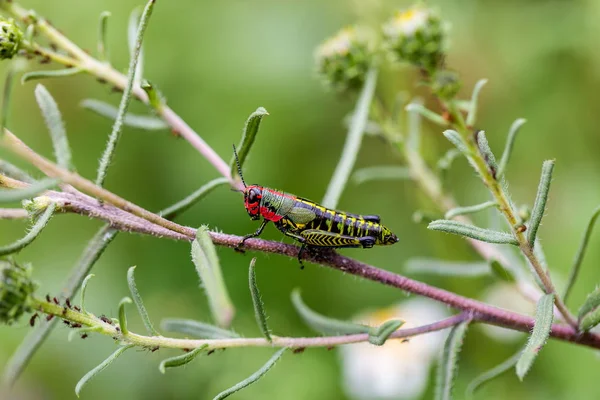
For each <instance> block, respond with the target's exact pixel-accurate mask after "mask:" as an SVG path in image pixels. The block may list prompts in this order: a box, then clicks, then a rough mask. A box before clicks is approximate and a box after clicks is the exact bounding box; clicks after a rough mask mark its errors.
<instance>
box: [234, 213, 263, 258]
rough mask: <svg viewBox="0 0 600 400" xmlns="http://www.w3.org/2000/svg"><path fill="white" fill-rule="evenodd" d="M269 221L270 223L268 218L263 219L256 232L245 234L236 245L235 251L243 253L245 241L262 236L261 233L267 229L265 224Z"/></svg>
mask: <svg viewBox="0 0 600 400" xmlns="http://www.w3.org/2000/svg"><path fill="white" fill-rule="evenodd" d="M268 223H269V220H268V219H263V221H262V223H261V224H260V226H259V227H258V229H257V230H256V232H254V233H250V234H248V235H246V236H244V237H243V238H242V240H241V241H240V242H239V243H238V245H237V246H236V247H235V251H239V252H241V253H243V252H244V250H242V247H244V242H245V241H246V240H248V239H250V238H253V237H257V236H260V234H261V233H262V231H263V230H264V229H265V226H267V224H268Z"/></svg>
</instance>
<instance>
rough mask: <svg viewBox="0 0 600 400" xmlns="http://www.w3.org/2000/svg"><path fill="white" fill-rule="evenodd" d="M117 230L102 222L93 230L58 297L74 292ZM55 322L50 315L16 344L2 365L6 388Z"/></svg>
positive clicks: (25, 364) (27, 361)
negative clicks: (47, 321) (91, 236)
mask: <svg viewBox="0 0 600 400" xmlns="http://www.w3.org/2000/svg"><path fill="white" fill-rule="evenodd" d="M117 233H119V231H116V230H114V229H112V228H111V227H110V225H104V226H103V227H102V228H100V229H99V230H98V232H96V235H95V236H94V237H93V238H92V239H91V240H90V242H89V243H88V245H87V247H86V249H85V251H84V252H83V254H82V255H81V257H80V259H79V260H78V261H77V263H76V264H75V266H74V268H73V271H72V272H71V274H70V275H69V277H68V278H67V280H66V281H65V282H63V284H62V285H61V287H63V288H64V289H63V290H62V292H61V298H67V297H69V298H72V297H73V296H74V295H75V293H76V292H77V289H78V288H79V286H80V285H81V283H82V281H83V280H84V278H85V277H86V276H88V273H89V272H90V269H91V268H92V267H93V265H94V264H95V263H96V261H98V259H99V258H100V256H101V255H102V253H103V252H104V250H106V247H107V246H108V245H109V244H110V243H111V242H112V240H113V239H114V238H115V236H116V235H117ZM82 311H83V308H82ZM58 321H59V319H58V318H54V319H53V320H52V321H50V322H49V323H45V324H38V325H36V326H35V328H33V330H32V332H31V334H29V335H28V336H27V337H26V338H25V340H24V341H23V342H22V343H21V344H20V345H19V347H18V348H17V350H16V352H15V353H14V354H13V355H12V356H11V358H10V360H9V361H8V363H7V365H6V367H5V368H4V375H3V377H2V380H3V382H4V383H5V384H6V385H7V386H9V387H10V386H12V385H13V384H14V382H15V381H16V380H17V378H18V377H19V375H21V372H23V369H25V367H26V366H27V364H28V363H29V360H31V358H32V357H33V355H34V354H35V352H36V351H37V349H39V348H40V346H41V345H42V344H43V343H44V341H45V340H46V338H47V337H48V335H49V334H50V332H51V331H52V329H53V328H54V327H55V326H56V323H57V322H58Z"/></svg>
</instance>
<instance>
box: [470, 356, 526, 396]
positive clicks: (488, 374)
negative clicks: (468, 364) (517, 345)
mask: <svg viewBox="0 0 600 400" xmlns="http://www.w3.org/2000/svg"><path fill="white" fill-rule="evenodd" d="M522 352H523V349H519V351H517V352H516V353H515V354H513V355H512V356H511V357H510V358H508V359H506V360H505V361H503V362H501V363H500V364H498V365H496V366H495V367H494V368H491V369H489V370H487V371H485V372H484V373H482V374H481V375H479V376H477V377H476V378H475V379H473V380H472V381H471V383H469V386H467V391H466V393H465V395H466V397H467V398H473V395H474V394H475V391H476V390H477V389H479V388H480V387H481V386H483V385H484V384H486V383H488V382H489V381H491V380H492V379H495V378H497V377H499V376H500V375H502V374H503V373H505V372H506V371H508V370H509V369H511V368H512V367H514V366H515V364H516V363H517V361H518V360H519V358H520V357H521V353H522Z"/></svg>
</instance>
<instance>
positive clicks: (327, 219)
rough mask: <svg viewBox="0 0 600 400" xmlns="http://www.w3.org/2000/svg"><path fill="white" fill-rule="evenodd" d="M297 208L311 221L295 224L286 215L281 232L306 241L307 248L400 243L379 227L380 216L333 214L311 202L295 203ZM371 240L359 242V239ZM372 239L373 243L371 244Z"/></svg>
mask: <svg viewBox="0 0 600 400" xmlns="http://www.w3.org/2000/svg"><path fill="white" fill-rule="evenodd" d="M294 208H303V209H305V210H307V211H310V212H311V213H312V214H313V215H314V218H312V219H311V220H309V221H306V222H305V221H298V220H297V219H296V220H295V218H294V215H293V214H292V215H284V218H283V219H282V220H281V221H280V222H279V223H277V224H276V225H278V228H279V229H280V230H281V231H282V232H284V233H286V234H287V235H289V236H292V237H295V238H298V239H300V238H302V239H303V240H305V241H306V243H307V244H309V245H313V246H323V247H358V246H361V245H362V246H364V247H370V246H372V245H375V244H377V245H387V244H393V243H396V242H397V241H398V239H397V238H396V236H395V235H394V234H393V233H392V232H391V231H390V230H389V229H388V228H386V227H385V226H383V225H382V224H381V223H379V222H378V221H379V218H378V217H376V216H370V217H366V216H365V217H363V216H361V215H356V214H348V213H345V212H341V211H336V210H331V209H328V208H325V207H323V206H320V205H318V204H316V203H313V202H311V201H309V200H305V199H301V198H297V199H295V204H294ZM361 238H362V239H369V240H359V239H361ZM370 239H372V240H370Z"/></svg>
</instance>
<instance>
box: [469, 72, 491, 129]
mask: <svg viewBox="0 0 600 400" xmlns="http://www.w3.org/2000/svg"><path fill="white" fill-rule="evenodd" d="M486 83H488V80H487V79H480V80H478V81H477V83H476V84H475V87H474V88H473V94H472V95H471V104H470V107H469V113H468V114H467V126H473V125H475V120H476V118H477V106H478V102H479V92H481V89H483V87H484V86H485V85H486Z"/></svg>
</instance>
